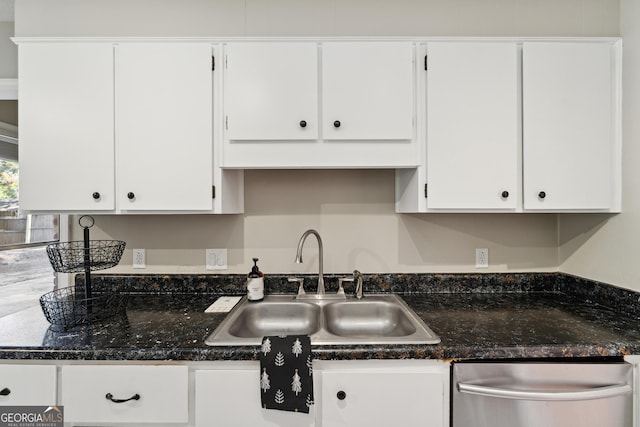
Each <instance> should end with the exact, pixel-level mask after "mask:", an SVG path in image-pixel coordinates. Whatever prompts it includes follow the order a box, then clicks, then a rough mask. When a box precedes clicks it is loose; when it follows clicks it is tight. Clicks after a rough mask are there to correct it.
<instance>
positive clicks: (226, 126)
mask: <svg viewBox="0 0 640 427" xmlns="http://www.w3.org/2000/svg"><path fill="white" fill-rule="evenodd" d="M224 130H229V116H224Z"/></svg>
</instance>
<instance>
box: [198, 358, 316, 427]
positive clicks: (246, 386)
mask: <svg viewBox="0 0 640 427" xmlns="http://www.w3.org/2000/svg"><path fill="white" fill-rule="evenodd" d="M226 364H227V365H228V363H226ZM215 366H216V369H211V370H208V369H198V370H196V373H195V381H196V388H195V390H196V391H195V396H196V398H195V405H196V409H195V425H196V427H217V426H220V427H247V426H251V427H262V426H265V427H266V426H273V427H294V426H296V427H310V426H313V425H314V418H315V408H313V407H311V410H310V412H309V413H308V414H304V413H295V412H286V411H274V410H270V409H262V406H261V403H260V364H259V363H258V362H244V363H241V364H240V365H233V366H232V367H227V366H225V362H220V363H219V364H215ZM218 367H219V368H218Z"/></svg>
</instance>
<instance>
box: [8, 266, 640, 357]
mask: <svg viewBox="0 0 640 427" xmlns="http://www.w3.org/2000/svg"><path fill="white" fill-rule="evenodd" d="M308 279H309V283H310V284H311V283H312V279H311V278H310V277H309V278H308ZM242 282H243V276H227V277H225V276H179V277H178V276H109V275H102V276H96V277H94V289H98V291H103V292H107V291H112V290H113V287H117V288H118V289H119V290H122V289H123V288H125V289H126V290H127V291H128V292H131V294H130V296H129V303H128V306H127V313H126V317H124V316H120V317H118V318H113V319H110V320H107V321H101V322H96V323H94V324H92V325H87V326H79V327H74V328H72V329H70V330H68V331H56V329H57V328H54V327H51V325H49V323H48V322H47V321H46V320H45V318H44V316H43V314H42V310H41V309H40V306H39V305H38V302H37V301H34V307H33V308H31V309H28V310H24V311H22V312H19V313H15V314H13V315H9V316H6V317H4V318H0V358H2V359H5V360H6V359H53V360H64V359H67V360H155V361H158V360H188V361H208V360H257V359H258V350H259V348H258V346H228V347H210V346H207V345H206V344H204V340H205V339H206V337H207V336H208V335H209V334H210V333H211V332H213V330H214V329H215V328H216V327H217V326H218V324H220V322H221V321H222V320H223V319H224V318H225V316H226V313H205V312H204V310H205V308H207V307H208V306H209V305H210V304H211V303H212V302H213V301H215V300H216V299H217V298H218V297H219V296H221V295H234V294H239V292H240V291H241V290H242ZM266 283H267V292H268V293H269V291H270V290H273V289H278V290H279V291H281V292H282V291H285V292H286V291H293V289H291V288H287V286H290V285H288V284H287V282H286V276H273V277H268V278H267V282H266ZM328 283H331V278H329V280H328ZM307 287H308V288H309V287H311V286H307ZM367 292H369V293H372V292H394V293H399V294H401V296H402V298H403V299H404V300H405V301H406V302H407V303H408V305H409V306H410V307H411V308H412V309H413V310H414V311H415V312H416V313H417V314H418V315H419V316H420V317H421V318H422V319H423V320H424V321H425V323H426V324H427V325H429V327H430V328H431V329H432V330H433V331H434V332H435V333H436V334H438V335H439V336H440V338H441V342H440V343H439V344H436V345H351V346H344V345H337V346H314V347H313V357H314V358H316V359H399V358H420V359H422V358H426V359H444V360H451V359H512V358H542V357H544V358H567V357H581V358H591V357H621V356H624V355H628V354H640V308H639V307H636V305H638V296H639V295H638V294H637V293H635V292H631V291H627V290H623V289H620V288H615V287H613V286H609V285H606V284H602V283H598V282H592V281H587V280H584V279H579V278H576V277H573V276H568V275H564V274H559V273H536V274H485V275H424V274H421V275H367V276H365V295H366V293H367Z"/></svg>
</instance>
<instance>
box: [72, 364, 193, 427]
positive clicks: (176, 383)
mask: <svg viewBox="0 0 640 427" xmlns="http://www.w3.org/2000/svg"><path fill="white" fill-rule="evenodd" d="M188 369H189V368H188V367H187V366H148V365H147V366H140V365H129V366H125V365H119V366H118V365H114V366H96V365H91V366H81V365H77V366H63V367H62V369H61V375H60V382H61V386H60V390H61V398H60V403H61V405H63V406H64V419H65V425H70V426H73V425H106V424H109V425H113V424H115V425H133V424H178V423H188V422H189V404H188V402H189V371H188Z"/></svg>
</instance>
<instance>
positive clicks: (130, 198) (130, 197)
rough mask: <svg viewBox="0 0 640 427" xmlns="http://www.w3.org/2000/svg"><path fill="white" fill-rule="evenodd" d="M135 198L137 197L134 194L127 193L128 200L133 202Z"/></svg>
mask: <svg viewBox="0 0 640 427" xmlns="http://www.w3.org/2000/svg"><path fill="white" fill-rule="evenodd" d="M135 198H136V195H135V194H134V193H132V192H131V191H130V192H128V193H127V199H129V200H133V199H135Z"/></svg>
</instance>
